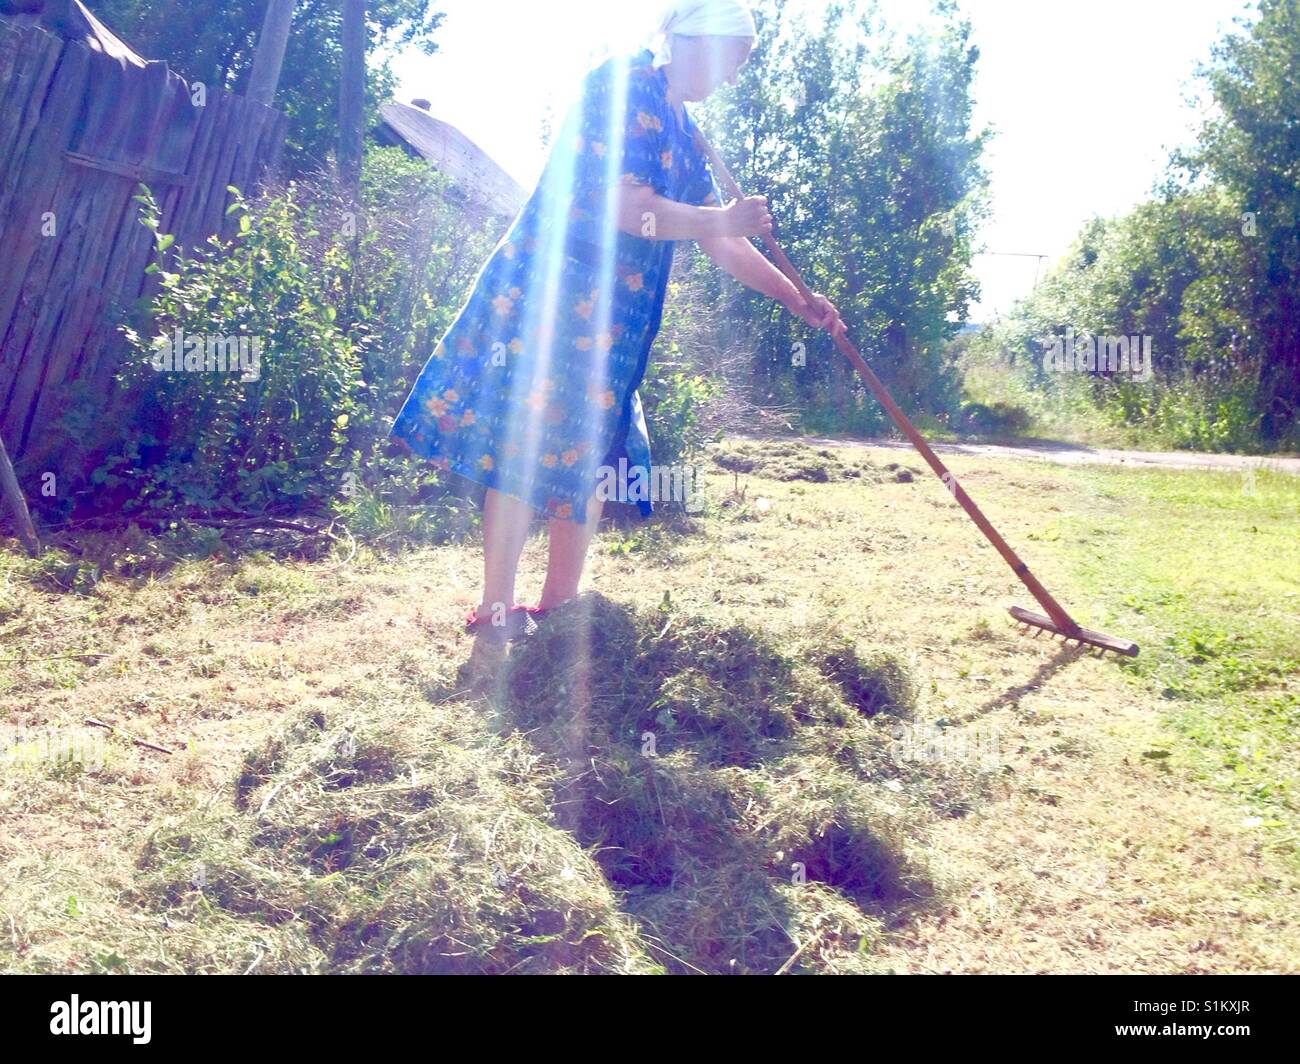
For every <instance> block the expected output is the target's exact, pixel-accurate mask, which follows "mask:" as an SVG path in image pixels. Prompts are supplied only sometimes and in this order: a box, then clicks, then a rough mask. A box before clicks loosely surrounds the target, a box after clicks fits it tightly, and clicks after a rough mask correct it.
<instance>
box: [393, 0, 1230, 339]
mask: <svg viewBox="0 0 1300 1064" xmlns="http://www.w3.org/2000/svg"><path fill="white" fill-rule="evenodd" d="M787 4H788V5H789V6H792V7H796V8H802V9H805V10H807V11H808V12H809V13H810V14H815V13H816V11H817V10H818V9H819V8H821V7H822V6H823V4H821V3H820V2H819V0H787ZM664 6H665V5H664V4H663V3H662V2H660V0H640V2H637V0H550V2H544V0H440V2H439V3H438V7H439V8H440V9H441V10H443V11H445V12H446V18H445V20H444V22H443V25H442V28H441V29H440V31H439V32H438V36H437V39H438V44H439V51H438V52H437V54H435V55H433V56H424V55H420V54H418V53H415V52H409V53H406V54H403V55H400V56H398V57H397V58H396V59H395V62H394V66H395V69H396V72H397V74H398V77H399V79H400V88H399V90H398V94H397V95H398V99H400V100H403V101H407V102H409V101H410V100H411V99H413V98H417V97H423V98H425V99H427V100H429V101H430V102H431V104H432V113H433V114H434V115H436V116H437V117H439V118H441V119H443V120H444V121H447V122H450V123H451V124H452V125H454V126H456V127H457V128H459V129H460V130H461V131H462V132H463V133H465V134H466V135H467V136H468V137H469V138H470V139H471V140H473V141H475V142H476V143H477V144H478V145H479V146H480V147H482V148H483V149H484V150H485V151H486V152H488V154H490V155H491V156H492V157H493V158H494V159H496V161H497V162H498V163H500V165H501V166H502V167H504V168H505V170H506V171H507V172H509V173H510V174H511V175H512V176H513V177H514V178H515V179H516V180H517V181H519V183H520V184H521V185H523V186H524V187H525V188H526V189H531V188H532V187H533V185H534V183H535V182H536V180H537V178H538V176H539V175H540V173H541V169H542V166H543V164H544V163H545V158H546V156H545V149H544V147H543V140H542V129H543V124H544V123H545V122H546V121H547V120H548V119H549V120H552V121H555V122H557V123H558V121H559V120H560V119H561V118H562V116H563V115H564V113H565V111H566V110H567V107H568V105H569V103H570V102H571V101H572V100H573V98H574V95H575V93H576V92H577V88H578V85H579V83H580V82H581V79H582V76H583V74H584V73H585V72H586V70H587V69H588V67H589V66H590V65H592V63H593V62H594V61H595V60H596V59H597V58H598V57H599V56H601V55H602V54H605V53H607V52H609V51H611V50H619V49H634V48H636V47H638V46H639V45H641V44H642V43H644V41H645V40H646V39H647V37H648V35H649V33H650V32H651V31H652V30H653V28H654V23H655V21H656V17H655V16H656V13H657V12H660V11H662V9H663V7H664ZM880 8H881V12H882V14H883V15H884V17H885V19H886V21H887V22H888V24H889V25H890V27H891V28H892V29H894V30H896V31H898V32H900V33H905V32H907V30H908V29H909V28H912V27H914V26H916V25H917V24H919V23H923V22H924V21H925V20H926V19H927V18H928V17H929V16H928V12H929V8H930V4H929V0H881V4H880ZM961 9H962V11H963V12H964V13H965V15H966V16H967V17H968V18H969V19H970V21H971V24H972V29H973V33H974V39H975V43H976V44H977V45H978V47H979V49H980V53H981V58H980V61H979V64H978V67H977V76H976V85H975V98H976V111H975V119H976V123H977V127H978V126H981V125H987V126H990V127H992V128H993V130H994V131H995V133H996V136H995V138H994V140H993V142H992V144H991V146H990V148H989V151H988V153H987V154H986V156H985V165H986V166H987V167H988V169H989V172H990V178H991V204H990V205H991V210H992V213H991V217H990V219H989V222H988V223H987V225H986V226H985V228H984V230H983V231H982V232H981V234H980V239H979V241H978V243H977V246H979V247H980V248H981V249H982V250H983V251H985V252H987V253H986V254H981V255H980V256H979V257H978V258H976V260H975V263H974V267H975V271H976V274H977V276H978V277H979V279H980V282H981V286H982V289H983V298H982V300H981V303H980V305H978V306H976V307H975V308H973V309H972V312H971V315H970V320H971V321H973V322H984V321H990V320H993V319H995V318H996V317H997V316H998V315H999V314H1003V313H1006V312H1007V311H1008V310H1010V309H1011V306H1012V304H1013V303H1014V301H1015V300H1016V299H1018V298H1021V297H1023V296H1025V295H1027V294H1028V293H1029V291H1030V290H1031V289H1032V287H1033V284H1034V281H1035V277H1036V276H1041V273H1042V272H1043V270H1045V268H1046V264H1050V263H1051V262H1053V261H1055V260H1056V259H1058V258H1059V257H1060V256H1061V255H1063V254H1064V253H1065V251H1066V250H1067V249H1068V247H1069V245H1070V242H1071V240H1072V239H1073V238H1074V236H1075V235H1076V234H1077V233H1078V231H1079V229H1080V227H1081V226H1082V225H1083V223H1084V222H1086V221H1087V220H1088V219H1089V218H1091V217H1093V216H1094V215H1100V216H1103V217H1109V216H1113V215H1116V214H1121V213H1123V212H1124V211H1126V210H1128V209H1129V208H1131V207H1133V206H1134V205H1135V204H1137V203H1139V202H1141V201H1142V200H1143V199H1144V198H1146V196H1147V195H1148V193H1149V192H1150V189H1151V187H1152V184H1153V183H1154V182H1155V181H1156V180H1157V179H1158V178H1159V177H1160V176H1161V174H1162V172H1163V170H1164V166H1165V162H1166V160H1167V159H1168V155H1169V150H1170V149H1171V148H1173V147H1176V146H1178V145H1184V144H1189V143H1191V142H1192V141H1193V140H1194V133H1195V129H1196V127H1197V125H1198V124H1199V121H1200V117H1201V114H1202V111H1201V109H1200V108H1198V106H1197V105H1196V104H1195V103H1194V101H1193V97H1194V96H1195V95H1196V94H1197V93H1199V92H1201V91H1202V89H1201V86H1200V85H1199V83H1198V82H1197V80H1196V77H1195V74H1196V69H1197V65H1198V63H1201V62H1204V61H1206V60H1208V59H1209V58H1210V50H1211V48H1212V46H1213V44H1214V43H1215V41H1217V40H1218V39H1219V38H1220V37H1221V36H1222V35H1223V33H1224V32H1226V31H1227V30H1229V29H1231V28H1232V22H1233V19H1234V18H1235V17H1237V16H1239V15H1242V14H1245V13H1247V12H1248V10H1249V5H1247V4H1246V3H1245V2H1244V0H1089V2H1082V3H1081V2H1079V0H961ZM754 191H755V192H761V189H756V190H754ZM1039 255H1041V256H1046V258H1045V259H1044V260H1042V264H1040V260H1038V259H1037V258H1032V257H1017V256H1039Z"/></svg>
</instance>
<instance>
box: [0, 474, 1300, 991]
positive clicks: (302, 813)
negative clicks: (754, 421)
mask: <svg viewBox="0 0 1300 1064" xmlns="http://www.w3.org/2000/svg"><path fill="white" fill-rule="evenodd" d="M831 453H832V454H834V455H835V456H836V460H837V462H838V463H839V465H840V466H841V467H851V466H854V465H859V463H861V460H862V458H863V452H861V451H856V450H855V451H852V452H849V451H840V450H838V449H836V450H833V451H832V452H831ZM813 455H814V457H817V458H819V459H820V458H821V456H820V455H819V454H818V453H817V452H813ZM865 456H866V458H867V459H869V462H868V463H865V464H863V466H862V467H865V465H872V466H874V467H875V468H881V467H882V465H883V464H888V463H887V461H885V460H886V459H887V458H888V454H887V453H886V452H882V453H880V454H876V453H874V452H866V455H865ZM787 457H788V458H790V459H791V460H792V461H793V462H794V463H795V464H800V463H801V462H802V459H801V457H800V456H799V455H793V456H789V455H787ZM804 457H807V456H804ZM953 465H954V467H955V471H956V472H957V473H958V475H959V476H960V477H961V479H962V482H963V484H965V485H966V486H967V488H968V490H970V491H971V492H972V494H973V495H975V496H976V498H977V499H978V500H979V501H980V503H981V504H982V505H983V506H984V507H985V508H986V509H987V510H988V511H989V513H990V516H992V517H993V519H994V520H995V522H996V523H998V524H999V526H1000V527H1002V528H1003V530H1004V532H1005V533H1006V535H1007V536H1008V538H1009V539H1010V540H1011V541H1012V542H1013V543H1014V544H1015V545H1016V546H1017V547H1020V548H1022V549H1023V551H1024V553H1025V555H1026V558H1027V560H1029V561H1030V564H1031V565H1032V566H1033V567H1034V569H1035V571H1036V572H1037V573H1038V574H1039V575H1040V576H1041V577H1042V578H1043V580H1044V582H1045V583H1047V585H1048V586H1049V587H1051V588H1052V589H1053V590H1054V591H1055V592H1056V593H1058V594H1059V595H1060V597H1061V598H1062V600H1063V601H1064V602H1065V603H1066V604H1067V606H1068V607H1069V608H1071V610H1072V611H1073V612H1075V613H1076V615H1077V616H1078V619H1079V620H1080V621H1081V622H1082V623H1085V624H1089V625H1090V626H1093V627H1102V628H1106V629H1109V630H1113V631H1114V632H1115V634H1118V635H1124V636H1129V637H1132V638H1135V639H1137V640H1138V641H1139V642H1141V643H1142V644H1143V657H1141V658H1139V659H1138V661H1137V662H1135V663H1129V662H1123V661H1119V660H1115V659H1111V660H1106V661H1099V660H1093V659H1089V658H1086V657H1080V656H1079V655H1078V654H1077V653H1075V652H1069V651H1063V650H1061V649H1060V648H1059V647H1051V646H1048V645H1045V644H1044V643H1041V642H1039V643H1035V642H1033V641H1025V640H1021V639H1018V638H1016V637H1015V636H1014V635H1013V634H1012V632H1011V630H1010V628H1009V625H1008V624H1007V622H1006V620H1005V617H1004V616H1003V613H1002V610H1003V607H1004V606H1005V605H1006V604H1007V603H1009V602H1017V601H1022V599H1023V592H1022V591H1021V590H1020V588H1019V585H1018V583H1017V582H1016V581H1015V578H1014V577H1013V576H1012V575H1011V574H1010V573H1009V572H1007V571H1006V570H1005V568H1004V567H1003V566H1002V565H1001V563H1000V561H999V560H998V559H997V558H996V556H995V555H994V554H993V552H992V551H991V550H989V549H988V548H987V547H985V546H984V544H983V541H982V540H981V539H980V538H979V535H978V533H977V532H976V531H975V530H974V529H973V528H972V527H971V526H970V525H969V522H967V521H966V520H965V518H964V517H963V516H962V515H961V513H960V512H959V511H958V510H957V509H956V507H955V505H954V504H953V503H952V500H951V499H950V498H949V496H948V495H947V493H946V492H944V491H943V490H942V487H941V486H939V485H937V484H934V483H930V482H929V479H928V478H924V479H918V481H917V482H915V483H907V482H899V481H897V480H895V479H892V478H890V477H887V476H884V477H870V476H863V477H856V478H848V477H843V478H832V477H829V475H828V479H827V481H826V482H825V483H819V482H810V481H807V480H797V479H796V480H778V479H770V478H768V477H765V476H763V475H761V474H760V473H759V472H758V471H756V470H754V471H751V472H749V473H747V474H745V476H746V478H747V479H749V480H750V481H751V482H752V483H751V487H750V489H749V491H748V501H746V499H744V498H733V497H732V489H733V486H734V478H733V474H731V473H729V472H722V471H719V472H718V473H716V474H714V475H713V476H711V477H710V490H711V492H712V501H711V503H710V505H709V507H708V509H707V511H706V512H705V513H704V514H703V515H700V516H699V517H697V518H696V519H694V520H693V521H691V522H689V523H683V524H681V525H679V526H673V525H650V526H638V527H637V528H636V529H634V530H630V531H629V530H623V531H609V532H605V533H602V537H601V544H602V546H603V547H604V548H605V549H602V550H598V551H595V552H593V563H592V566H593V578H594V583H595V586H596V587H598V588H599V589H600V591H601V595H600V596H587V597H585V598H584V599H583V600H582V601H580V602H579V603H576V604H575V605H573V606H572V607H571V608H570V609H569V610H568V611H565V612H563V613H561V614H559V615H557V616H555V617H553V618H551V620H552V621H554V622H555V623H554V624H548V625H547V627H546V628H545V629H544V630H542V631H541V632H539V635H538V637H537V638H535V639H534V640H533V641H531V642H529V643H526V644H522V645H521V646H519V648H518V649H517V650H516V651H512V652H511V654H510V655H509V656H508V657H507V658H505V660H503V661H495V662H494V661H492V660H491V659H490V657H489V658H481V657H476V658H474V659H472V660H470V644H469V643H468V641H466V640H465V639H464V637H463V636H461V635H459V634H458V632H457V621H456V617H457V613H458V607H463V606H466V605H468V604H470V603H471V601H472V599H473V597H474V594H475V590H476V581H477V568H478V562H477V558H476V552H474V551H473V550H470V549H467V548H465V547H458V546H448V547H441V548H437V549H426V550H418V551H409V552H402V553H399V554H395V555H391V556H383V557H381V556H376V555H374V554H373V553H371V552H370V551H367V550H366V549H364V548H363V549H362V550H360V551H359V552H358V554H357V556H356V557H355V558H354V559H353V560H352V562H351V563H350V564H348V565H346V566H339V564H338V560H331V561H327V562H322V563H319V564H308V563H301V562H288V561H277V560H275V559H272V558H269V557H265V556H249V557H245V558H242V559H236V560H234V561H233V562H225V561H221V560H218V559H216V558H207V559H189V560H186V559H180V560H177V559H171V558H159V557H154V559H153V561H151V562H150V563H149V564H148V565H144V564H143V563H141V562H140V560H139V558H138V557H136V556H137V555H148V554H149V548H148V545H147V544H145V545H141V544H136V545H135V546H133V547H132V549H131V551H129V552H127V554H128V555H129V556H130V557H127V558H126V561H127V563H128V564H129V565H130V566H131V568H130V569H129V570H120V569H118V568H117V567H116V566H115V564H114V561H113V557H114V555H113V551H112V549H111V543H108V542H105V544H104V550H103V552H102V558H103V562H102V564H101V565H100V567H99V572H98V573H97V574H95V575H94V578H93V579H91V578H90V577H89V576H87V575H85V574H84V568H85V567H84V566H82V565H78V566H76V568H77V570H78V572H79V573H81V575H79V576H75V577H74V578H73V579H72V580H71V581H70V580H69V579H67V577H68V575H69V568H70V567H72V566H73V560H72V559H69V558H66V557H58V556H55V557H52V558H49V559H46V560H45V561H43V562H32V561H30V560H28V559H25V558H22V557H20V556H19V555H17V554H14V553H0V641H2V645H0V656H3V657H20V658H23V659H24V660H25V661H27V663H25V664H22V665H20V666H13V665H9V666H6V667H4V669H3V670H0V710H2V711H3V713H4V720H6V721H7V723H8V724H9V726H10V727H11V728H15V727H29V728H30V727H38V726H39V727H46V726H57V727H62V728H65V729H77V728H79V727H80V725H81V722H82V721H83V720H84V719H85V717H87V716H95V717H98V718H100V719H103V720H106V721H108V722H109V723H113V724H117V725H123V726H126V727H127V728H128V729H129V730H130V732H131V734H133V735H137V736H140V737H142V738H147V739H150V740H152V741H155V742H158V743H160V744H162V745H166V746H168V747H170V748H172V749H174V750H176V751H177V753H176V754H175V755H174V756H172V757H167V756H165V755H160V754H158V753H156V752H151V751H147V750H142V749H140V748H138V747H134V746H132V745H129V744H128V743H126V742H124V741H122V740H121V739H120V738H116V737H109V743H110V753H111V755H112V756H111V757H110V758H109V759H108V764H107V765H106V766H105V768H104V770H102V771H100V772H83V771H78V770H76V769H75V768H69V767H67V766H48V767H46V768H44V769H38V770H36V771H24V772H21V773H15V772H9V773H7V774H6V775H5V777H4V778H3V780H2V781H0V957H2V958H3V960H2V961H0V963H2V964H3V967H4V968H5V969H6V970H13V971H163V972H171V971H199V972H243V971H247V970H253V971H259V972H261V971H311V972H325V971H358V972H359V971H491V972H497V971H530V972H536V971H569V972H583V971H600V972H619V971H671V972H682V971H697V970H698V971H710V972H712V971H755V972H760V971H764V972H766V971H780V970H788V971H795V972H864V971H889V970H893V971H1121V970H1122V971H1294V970H1296V969H1297V967H1300V965H1298V963H1297V958H1298V957H1300V928H1298V927H1297V922H1298V920H1300V917H1298V916H1297V914H1298V913H1300V905H1297V904H1296V902H1297V897H1298V896H1300V894H1298V891H1297V883H1298V882H1300V872H1298V871H1297V867H1296V861H1295V860H1294V854H1293V853H1291V852H1290V851H1289V850H1288V849H1287V847H1286V843H1285V840H1286V837H1287V833H1288V832H1294V831H1295V828H1294V826H1293V824H1294V821H1293V820H1292V819H1291V817H1292V809H1293V803H1292V798H1293V796H1294V790H1293V789H1291V788H1290V783H1288V782H1287V780H1288V778H1289V777H1287V775H1286V774H1287V773H1288V772H1293V762H1292V761H1290V760H1288V759H1289V758H1291V757H1293V753H1292V752H1291V751H1290V750H1288V749H1286V748H1284V747H1283V742H1284V740H1285V737H1286V736H1287V735H1288V734H1289V732H1288V729H1289V728H1291V727H1292V726H1293V723H1288V722H1287V721H1285V720H1281V721H1280V722H1279V720H1275V719H1274V717H1275V716H1277V715H1276V714H1269V713H1267V712H1265V709H1264V707H1265V706H1266V705H1269V704H1273V701H1274V700H1277V699H1285V698H1287V697H1289V696H1290V695H1292V694H1294V687H1293V683H1294V669H1292V668H1291V665H1290V663H1291V662H1292V661H1293V658H1292V657H1290V656H1288V655H1289V653H1290V651H1289V650H1288V647H1289V646H1290V644H1289V643H1288V642H1287V638H1286V637H1287V632H1288V631H1292V632H1293V628H1288V625H1289V623H1290V621H1291V620H1292V619H1293V617H1294V610H1291V612H1288V610H1289V609H1290V607H1291V603H1292V602H1293V600H1292V599H1288V598H1287V597H1286V596H1287V594H1288V593H1293V592H1294V591H1295V587H1294V573H1295V568H1294V566H1293V564H1292V562H1293V559H1294V554H1293V553H1291V552H1290V551H1291V550H1292V548H1293V546H1294V542H1295V537H1294V536H1292V537H1291V540H1290V543H1291V545H1292V547H1288V546H1287V544H1286V542H1285V540H1284V535H1285V532H1286V530H1287V529H1288V528H1292V529H1293V528H1294V527H1295V517H1294V513H1293V511H1290V510H1288V509H1287V506H1288V505H1289V502H1288V501H1287V500H1288V499H1289V495H1286V494H1285V492H1286V491H1287V490H1289V489H1288V488H1287V482H1281V483H1280V484H1278V485H1277V487H1278V488H1279V489H1281V490H1283V492H1284V494H1283V495H1282V496H1280V497H1279V498H1280V499H1281V502H1279V503H1278V504H1277V505H1276V506H1275V505H1274V502H1273V501H1272V499H1273V496H1272V494H1271V492H1272V491H1273V485H1272V484H1271V483H1269V484H1265V485H1263V488H1262V492H1263V493H1262V494H1261V493H1260V491H1261V489H1260V487H1259V485H1257V493H1256V494H1255V495H1253V496H1251V495H1247V496H1245V498H1244V499H1238V498H1236V497H1235V496H1234V497H1232V498H1226V497H1224V492H1225V491H1226V490H1227V489H1225V488H1222V487H1216V486H1215V485H1216V484H1217V483H1218V482H1217V481H1216V480H1215V478H1216V477H1220V478H1222V475H1220V474H1197V473H1192V474H1184V473H1160V474H1140V475H1139V474H1133V473H1131V472H1129V471H1112V470H1071V471H1069V472H1068V473H1066V472H1063V471H1062V470H1060V469H1059V468H1057V467H1047V466H1043V465H1036V464H1033V463H1023V462H1007V461H1001V460H990V459H966V458H957V459H954V461H953ZM1222 479H1223V480H1230V479H1231V478H1222ZM759 492H761V493H762V496H763V498H764V499H765V500H766V502H767V505H766V506H765V507H763V508H761V509H760V508H757V507H755V506H753V505H751V503H752V501H753V499H754V498H755V497H756V496H757V494H758V493H759ZM726 504H730V505H726ZM1251 528H1256V529H1258V531H1254V532H1252V531H1250V529H1251ZM674 529H676V530H674ZM1171 529H1179V530H1185V532H1183V533H1182V536H1181V538H1180V539H1179V543H1178V544H1177V545H1179V546H1181V545H1182V539H1187V540H1188V542H1189V543H1190V544H1192V547H1191V553H1185V554H1184V555H1183V558H1182V560H1181V561H1180V558H1179V557H1178V556H1177V555H1176V554H1175V552H1174V550H1173V549H1171V548H1169V546H1168V541H1169V535H1170V530H1171ZM1159 535H1163V536H1164V537H1165V539H1163V540H1160V539H1158V538H1157V537H1158V536H1159ZM1162 544H1163V545H1164V549H1163V552H1162ZM543 557H544V545H543V544H541V543H539V542H533V543H530V545H529V547H528V549H527V552H526V558H525V567H524V568H525V573H526V574H528V577H527V578H528V579H535V578H536V576H537V575H538V574H539V573H540V567H541V564H542V560H543ZM1228 563H1231V564H1228ZM1234 567H1235V568H1234ZM51 574H53V577H54V578H56V579H52V578H51ZM1288 581H1291V583H1288ZM1234 592H1236V593H1237V594H1236V595H1235V596H1234ZM1247 607H1249V612H1248V610H1247ZM88 651H94V652H96V653H98V654H103V655H104V656H102V657H99V656H96V657H87V656H85V653H86V652H88ZM29 659H32V660H29ZM35 659H41V660H35ZM1198 659H1199V660H1198ZM1279 669H1281V672H1280V673H1279ZM1288 670H1289V671H1288ZM1166 688H1170V689H1176V690H1178V691H1179V692H1180V695H1179V697H1178V698H1177V699H1172V698H1169V697H1167V696H1166V695H1164V693H1163V692H1164V691H1165V690H1166ZM1282 704H1283V705H1288V703H1285V702H1283V703H1282ZM1223 707H1226V708H1227V709H1228V710H1229V712H1227V713H1224V712H1222V711H1221V709H1222V708H1223ZM1225 727H1226V728H1229V729H1230V731H1229V732H1228V733H1227V734H1224V735H1221V734H1219V733H1218V731H1217V730H1216V729H1220V728H1225ZM914 735H920V736H922V739H921V740H920V741H919V748H918V746H917V745H914V746H913V747H911V748H910V756H907V757H903V758H899V757H898V756H897V750H898V745H897V744H898V743H899V742H900V739H906V738H907V737H908V736H914ZM935 736H938V737H939V738H934V737H935ZM975 736H993V737H994V738H995V739H996V746H995V748H996V750H997V752H998V756H999V759H1000V760H999V762H998V763H997V764H996V765H994V766H992V767H990V765H988V764H987V763H985V762H984V761H981V760H979V759H976V758H972V757H970V756H968V752H969V751H970V750H972V749H974V748H975V747H974V745H973V742H972V741H970V740H972V737H975ZM647 740H649V747H647ZM1233 744H1240V745H1244V746H1246V747H1247V748H1248V749H1252V750H1255V751H1263V752H1264V754H1265V756H1264V757H1263V758H1252V760H1251V762H1250V765H1251V766H1253V767H1251V768H1250V771H1249V772H1239V771H1238V770H1237V769H1236V768H1235V767H1233V768H1231V769H1229V768H1228V767H1227V763H1226V761H1225V757H1226V754H1227V752H1228V751H1229V749H1230V747H1231V746H1232V745H1233ZM1238 748H1240V746H1239V747H1238ZM648 749H649V750H652V751H653V754H654V756H650V754H649V753H648ZM1162 751H1163V752H1168V753H1169V754H1170V756H1169V757H1158V756H1156V757H1148V756H1144V755H1146V754H1149V753H1160V752H1162ZM1256 772H1258V773H1259V774H1258V775H1254V773H1256ZM1277 779H1281V780H1282V782H1283V783H1284V784H1286V786H1284V787H1281V788H1276V787H1273V786H1272V784H1271V783H1270V788H1271V790H1270V793H1269V794H1268V795H1267V796H1265V797H1266V799H1267V800H1266V801H1265V800H1264V799H1259V798H1258V797H1257V796H1256V795H1255V793H1254V791H1253V790H1252V789H1253V788H1254V787H1255V786H1256V784H1258V783H1259V782H1261V781H1265V782H1267V781H1271V780H1277Z"/></svg>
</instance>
